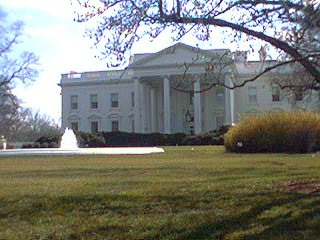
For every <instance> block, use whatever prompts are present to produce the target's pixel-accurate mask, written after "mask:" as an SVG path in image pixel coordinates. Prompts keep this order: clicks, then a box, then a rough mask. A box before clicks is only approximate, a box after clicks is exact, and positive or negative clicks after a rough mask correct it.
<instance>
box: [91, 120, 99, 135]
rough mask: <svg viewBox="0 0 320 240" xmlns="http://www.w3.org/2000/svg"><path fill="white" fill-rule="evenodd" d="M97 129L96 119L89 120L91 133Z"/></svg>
mask: <svg viewBox="0 0 320 240" xmlns="http://www.w3.org/2000/svg"><path fill="white" fill-rule="evenodd" d="M98 131H99V125H98V122H97V121H92V122H91V132H92V133H97V132H98Z"/></svg>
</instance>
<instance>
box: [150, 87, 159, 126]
mask: <svg viewBox="0 0 320 240" xmlns="http://www.w3.org/2000/svg"><path fill="white" fill-rule="evenodd" d="M150 107H151V132H156V131H157V126H156V124H157V122H156V121H157V111H156V89H155V88H151V89H150Z"/></svg>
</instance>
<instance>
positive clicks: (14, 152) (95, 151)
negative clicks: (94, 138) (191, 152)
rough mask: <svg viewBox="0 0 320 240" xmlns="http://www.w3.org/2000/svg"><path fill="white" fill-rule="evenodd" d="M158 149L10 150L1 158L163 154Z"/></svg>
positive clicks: (2, 152)
mask: <svg viewBox="0 0 320 240" xmlns="http://www.w3.org/2000/svg"><path fill="white" fill-rule="evenodd" d="M162 152H164V150H163V149H162V148H158V147H106V148H78V149H62V148H39V149H35V148H32V149H8V150H5V151H0V156H54V155H114V154H150V153H162Z"/></svg>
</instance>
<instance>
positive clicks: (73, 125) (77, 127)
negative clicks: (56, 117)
mask: <svg viewBox="0 0 320 240" xmlns="http://www.w3.org/2000/svg"><path fill="white" fill-rule="evenodd" d="M71 129H72V130H76V131H78V130H79V124H78V122H71Z"/></svg>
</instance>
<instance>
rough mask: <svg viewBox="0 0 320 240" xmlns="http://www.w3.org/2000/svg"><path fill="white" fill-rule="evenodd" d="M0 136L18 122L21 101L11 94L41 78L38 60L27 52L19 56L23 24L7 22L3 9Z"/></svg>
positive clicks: (0, 18)
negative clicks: (17, 48)
mask: <svg viewBox="0 0 320 240" xmlns="http://www.w3.org/2000/svg"><path fill="white" fill-rule="evenodd" d="M0 33H1V34H0V109H1V111H0V126H1V127H0V134H2V135H5V136H10V135H11V132H12V133H13V132H15V131H16V130H17V129H16V127H17V126H18V121H19V119H18V118H19V116H20V115H19V108H20V102H19V99H18V97H17V96H15V95H14V94H13V93H12V90H13V89H14V88H15V86H16V84H18V83H21V84H28V83H30V82H31V81H33V80H35V78H36V77H37V76H38V70H37V65H38V57H36V56H35V55H34V54H33V53H30V52H27V51H24V52H21V53H17V50H16V46H17V45H18V44H19V43H21V41H22V36H23V23H22V22H20V21H17V22H13V23H10V22H7V19H6V13H5V12H4V11H3V10H2V8H0Z"/></svg>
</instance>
